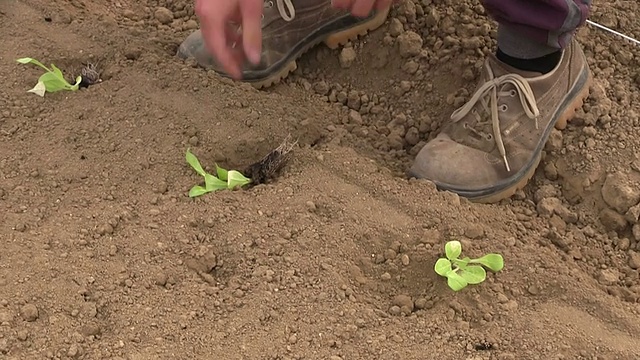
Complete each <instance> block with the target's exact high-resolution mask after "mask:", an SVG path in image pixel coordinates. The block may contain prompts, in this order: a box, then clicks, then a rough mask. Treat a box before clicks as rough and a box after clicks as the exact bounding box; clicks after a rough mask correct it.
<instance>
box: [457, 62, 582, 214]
mask: <svg viewBox="0 0 640 360" xmlns="http://www.w3.org/2000/svg"><path fill="white" fill-rule="evenodd" d="M585 62H586V60H585ZM586 72H587V74H586V78H587V79H586V80H585V82H584V84H583V85H582V88H581V89H580V90H579V92H578V95H577V96H576V97H575V99H574V100H573V101H572V102H571V103H569V104H567V105H566V106H565V108H566V110H565V111H564V113H562V115H560V116H559V117H558V120H556V123H555V128H556V129H558V130H564V129H565V128H566V127H567V123H568V122H569V121H571V119H573V117H574V116H575V114H576V111H578V110H579V109H580V108H582V105H583V103H584V100H585V99H586V98H587V97H588V96H589V88H590V87H591V84H592V83H593V76H592V74H591V71H590V70H589V69H588V68H587V69H586ZM583 76H585V75H584V74H583V75H582V76H581V77H579V78H578V80H577V81H579V80H580V78H582V77H583ZM545 143H546V141H545ZM541 159H542V151H540V153H539V154H538V156H537V157H536V159H535V160H534V161H533V164H532V165H531V167H530V168H529V170H527V172H526V173H525V174H524V175H523V176H522V177H521V178H520V179H519V180H517V182H515V183H514V184H512V185H510V186H509V187H506V188H504V189H502V190H500V191H499V192H496V193H493V194H491V195H487V196H478V197H468V199H469V200H470V201H473V202H476V203H481V204H492V203H497V202H499V201H501V200H504V199H507V198H510V197H511V196H513V195H514V194H515V193H516V192H517V191H518V190H521V189H523V188H524V187H525V186H526V185H527V184H528V183H529V180H531V178H532V177H533V175H534V174H535V172H536V169H537V168H538V165H540V160H541Z"/></svg>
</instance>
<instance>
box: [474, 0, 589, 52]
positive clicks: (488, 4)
mask: <svg viewBox="0 0 640 360" xmlns="http://www.w3.org/2000/svg"><path fill="white" fill-rule="evenodd" d="M482 2H483V4H484V7H485V9H486V10H487V12H488V13H489V15H491V17H493V18H494V19H495V20H496V21H497V22H498V24H499V26H498V46H499V47H500V50H502V51H503V52H504V53H506V54H507V55H510V56H513V57H517V58H521V59H533V58H537V57H540V56H544V55H547V54H550V53H552V52H556V51H558V50H560V49H563V48H564V47H565V46H566V45H567V44H568V43H569V42H570V41H571V37H572V36H573V34H574V32H575V30H576V28H577V27H578V26H580V25H582V24H584V22H585V20H586V19H587V16H588V15H589V9H590V7H591V0H483V1H482Z"/></svg>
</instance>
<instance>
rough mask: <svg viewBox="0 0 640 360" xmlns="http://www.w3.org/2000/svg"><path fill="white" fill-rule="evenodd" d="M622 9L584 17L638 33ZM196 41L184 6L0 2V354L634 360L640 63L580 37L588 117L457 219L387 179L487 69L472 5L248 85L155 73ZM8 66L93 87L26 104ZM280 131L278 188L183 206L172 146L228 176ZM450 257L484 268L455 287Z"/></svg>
mask: <svg viewBox="0 0 640 360" xmlns="http://www.w3.org/2000/svg"><path fill="white" fill-rule="evenodd" d="M639 11H640V6H639V5H638V3H637V2H636V1H616V2H599V3H598V4H596V6H595V7H594V11H593V16H592V19H594V20H596V21H598V22H601V23H602V24H604V25H607V26H611V27H614V28H616V29H620V30H623V31H624V32H626V33H627V34H629V35H632V36H635V37H636V38H639V37H640V23H639V22H638V20H637V16H636V15H635V14H637V13H638V12H639ZM196 27H197V23H196V18H195V17H194V14H193V7H192V4H191V2H190V1H187V0H162V1H155V0H142V1H131V0H120V1H114V2H109V1H107V2H103V1H94V0H71V1H62V0H46V1H45V0H24V1H15V0H4V1H2V2H0V39H1V40H0V41H1V43H2V45H1V47H0V49H1V50H0V73H1V74H2V78H3V84H2V86H1V87H0V154H2V155H1V156H0V209H1V210H0V245H1V247H2V250H1V251H0V358H2V359H11V360H13V359H112V360H116V359H117V360H122V359H127V360H145V359H228V360H235V359H247V360H267V359H268V360H275V359H281V360H285V359H286V360H290V359H298V360H299V359H328V360H340V359H343V360H351V359H354V360H355V359H367V360H369V359H381V360H386V359H403V360H411V359H436V358H437V359H469V360H470V359H474V360H480V359H502V360H508V359H544V360H548V359H600V360H605V359H638V358H640V343H639V342H638V341H637V339H638V336H639V334H640V307H639V301H640V277H639V271H638V269H639V268H640V224H639V222H638V216H639V214H640V206H639V205H638V202H639V200H640V186H639V185H640V157H639V154H640V120H639V114H640V105H639V104H640V96H639V95H638V93H639V92H638V90H639V86H640V72H638V69H639V65H640V60H639V59H640V58H639V56H640V47H633V46H631V45H630V44H627V43H624V42H621V41H620V40H618V39H617V38H614V37H611V36H610V35H608V34H606V33H603V32H601V31H599V30H596V29H594V28H591V27H585V28H583V29H582V30H581V31H580V34H579V39H580V41H581V42H582V43H583V44H584V47H585V51H586V53H587V56H588V57H589V61H590V64H591V66H592V68H593V72H594V75H595V78H596V82H595V84H594V86H593V88H592V89H591V97H590V99H589V101H588V102H587V103H586V104H585V105H584V107H583V110H582V111H580V112H579V113H578V116H577V118H576V119H575V120H574V121H573V122H572V123H571V124H570V126H569V127H568V128H567V129H566V130H565V131H564V132H562V133H560V132H555V133H554V134H553V136H552V138H551V140H550V142H549V144H548V147H547V149H546V154H545V157H544V160H543V163H542V165H541V167H540V169H539V171H538V174H537V175H536V176H535V178H534V180H533V181H532V183H531V184H530V185H529V186H528V187H527V188H526V189H525V191H522V192H519V193H518V194H516V196H515V197H514V198H513V199H510V200H507V201H504V202H503V203H500V204H495V205H477V204H471V203H469V202H468V201H466V200H464V199H460V198H458V197H457V196H456V195H453V194H449V193H439V192H437V191H436V190H435V189H434V187H433V186H432V185H430V184H429V183H427V182H418V181H408V180H406V179H405V178H404V176H403V171H404V169H405V168H406V166H407V164H408V163H410V161H411V158H412V156H414V155H415V154H416V152H417V150H418V149H419V148H420V146H421V145H422V144H423V142H424V141H426V140H427V139H428V138H429V137H432V136H434V135H435V134H436V133H437V131H438V128H439V127H440V125H441V123H442V122H443V121H444V120H446V118H447V115H448V114H449V113H450V112H451V111H452V109H454V107H455V106H457V105H459V104H461V103H462V102H464V101H465V99H466V98H467V97H468V96H469V91H470V89H471V88H472V87H473V86H474V85H475V79H476V76H477V74H478V69H479V67H480V66H481V64H482V59H483V58H484V56H485V55H486V54H487V53H488V52H490V51H492V49H493V46H494V44H493V42H492V40H491V39H492V35H493V34H494V32H495V24H493V23H492V22H490V21H489V20H488V19H487V18H486V17H485V16H484V13H483V9H482V7H481V6H480V4H479V2H477V1H471V0H466V1H453V0H440V1H432V0H422V1H411V0H408V1H405V2H404V3H402V4H401V5H400V6H399V7H397V8H396V9H394V10H393V12H392V14H391V16H390V18H389V21H388V22H387V24H385V25H384V26H383V27H382V28H381V29H379V30H378V31H376V32H374V33H373V34H371V35H370V36H369V37H366V38H364V39H362V41H360V42H357V43H354V44H350V45H348V46H347V47H346V48H345V49H341V50H340V51H329V50H328V49H326V48H318V49H315V50H313V51H311V52H310V53H308V54H307V55H305V57H304V58H303V59H302V60H301V62H300V67H299V70H298V71H297V72H296V73H295V74H294V75H293V76H292V77H290V78H289V79H288V80H287V81H286V82H284V83H283V84H281V85H278V86H276V87H274V88H272V89H269V90H267V91H257V90H253V89H251V88H249V87H248V86H243V85H239V84H233V83H231V82H229V81H223V80H220V79H219V78H218V77H216V76H215V75H214V74H212V73H207V72H205V71H203V70H202V69H199V68H197V67H195V66H193V64H192V63H190V62H186V63H185V62H182V61H180V60H178V59H177V58H176V57H174V54H175V50H176V49H177V46H178V44H179V43H180V42H181V40H182V39H183V38H184V37H185V36H186V35H187V34H188V33H189V32H190V31H191V30H192V29H195V28H196ZM417 35H420V36H421V37H422V38H423V39H424V41H423V42H422V43H421V42H420V41H419V40H417V39H418V38H419V36H417ZM24 56H32V57H35V58H38V59H40V60H42V61H44V62H46V63H52V62H53V63H55V64H56V65H58V66H59V67H61V68H62V69H65V71H70V70H72V69H74V68H77V67H78V66H80V64H81V63H82V62H87V61H89V62H98V63H99V65H100V66H101V68H102V69H103V72H102V79H103V82H102V83H101V84H99V85H96V86H92V87H90V88H88V89H83V90H81V91H79V92H76V93H57V94H47V96H46V97H45V98H39V97H37V96H35V95H33V94H29V93H27V92H26V90H28V89H29V88H31V87H32V86H33V85H34V84H35V81H36V79H37V77H38V76H39V74H40V71H39V70H38V69H37V68H35V67H31V66H24V65H19V64H17V63H16V62H15V60H16V59H17V58H19V57H24ZM288 134H291V135H292V136H293V137H295V138H299V141H300V143H299V144H300V147H299V148H298V149H296V150H295V153H294V155H293V159H292V162H291V163H290V165H289V166H288V167H287V168H286V169H285V170H284V172H283V174H282V176H281V177H280V178H279V179H277V181H275V182H273V183H271V184H268V185H260V186H257V187H255V188H253V189H250V190H246V191H234V192H220V193H215V194H209V195H207V196H204V197H202V198H199V199H197V200H192V199H190V198H189V197H188V196H187V192H188V190H189V188H190V187H191V186H192V185H194V184H195V183H196V182H198V181H199V179H198V177H197V176H196V174H195V173H193V171H192V170H191V169H190V168H189V167H188V166H187V165H186V163H185V161H184V153H185V150H186V149H187V148H188V147H190V148H191V150H192V151H193V152H194V153H195V154H196V155H198V156H199V157H200V159H201V161H203V162H204V163H206V164H208V165H213V164H214V163H215V162H219V163H220V164H222V165H224V166H226V167H231V168H243V167H244V166H246V165H248V164H250V163H252V162H253V161H256V160H258V159H259V158H261V157H262V156H264V155H265V154H266V153H267V152H268V151H269V150H271V149H272V148H274V147H275V146H277V145H278V144H279V143H280V142H281V141H282V140H283V139H284V138H285V137H286V136H287V135H288ZM449 239H459V240H461V241H462V242H463V244H464V246H465V251H466V252H467V254H469V255H472V256H473V255H481V254H483V253H486V252H500V253H502V254H503V255H504V257H505V260H506V267H505V270H504V271H503V272H501V273H499V274H496V275H491V276H489V278H488V280H487V282H485V283H484V284H482V285H479V286H475V287H472V288H468V289H465V290H464V291H462V292H460V293H456V294H454V293H452V292H451V291H450V290H449V289H448V288H447V287H446V284H445V282H444V281H443V279H441V278H439V277H437V275H435V274H434V272H433V270H432V268H433V264H434V262H435V260H436V259H437V257H438V256H439V255H440V253H441V249H442V247H443V245H444V243H445V241H446V240H449Z"/></svg>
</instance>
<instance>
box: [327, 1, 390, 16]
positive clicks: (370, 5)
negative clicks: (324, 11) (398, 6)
mask: <svg viewBox="0 0 640 360" xmlns="http://www.w3.org/2000/svg"><path fill="white" fill-rule="evenodd" d="M394 2H398V0H331V5H332V6H333V7H335V8H338V9H344V10H349V11H351V15H353V16H356V17H367V16H369V15H371V11H372V10H374V9H375V10H384V9H386V8H387V7H389V6H391V3H394Z"/></svg>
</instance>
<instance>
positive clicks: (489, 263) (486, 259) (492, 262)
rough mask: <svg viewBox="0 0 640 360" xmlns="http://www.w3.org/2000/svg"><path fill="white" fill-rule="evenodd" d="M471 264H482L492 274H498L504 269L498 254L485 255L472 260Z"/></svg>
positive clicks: (500, 256) (502, 261)
mask: <svg viewBox="0 0 640 360" xmlns="http://www.w3.org/2000/svg"><path fill="white" fill-rule="evenodd" d="M471 262H472V263H477V264H482V265H484V266H486V267H487V268H488V269H489V270H491V271H493V272H498V271H500V270H502V268H504V259H503V258H502V255H500V254H487V255H485V256H483V257H481V258H478V259H473V260H471Z"/></svg>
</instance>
